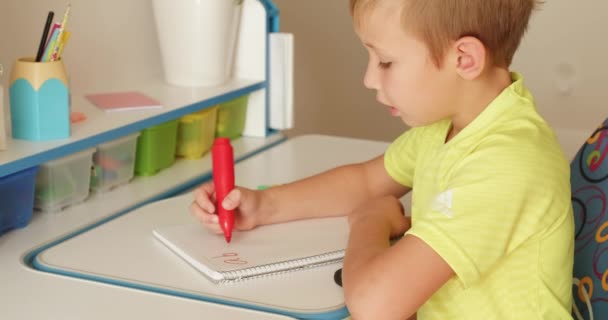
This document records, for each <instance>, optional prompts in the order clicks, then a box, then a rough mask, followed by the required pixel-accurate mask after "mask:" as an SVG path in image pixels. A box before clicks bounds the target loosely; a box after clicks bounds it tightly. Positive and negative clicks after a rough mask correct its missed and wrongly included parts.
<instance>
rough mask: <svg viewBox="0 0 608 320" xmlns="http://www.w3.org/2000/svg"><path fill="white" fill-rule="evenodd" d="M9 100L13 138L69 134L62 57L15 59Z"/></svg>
mask: <svg viewBox="0 0 608 320" xmlns="http://www.w3.org/2000/svg"><path fill="white" fill-rule="evenodd" d="M9 83H10V86H9V100H10V111H11V127H12V134H13V138H15V139H24V140H54V139H64V138H69V137H70V106H69V101H70V99H69V89H68V88H69V86H68V79H67V74H66V72H65V67H64V65H63V62H62V61H61V60H57V61H49V62H35V60H34V58H21V59H18V60H17V61H16V62H15V64H14V65H13V68H12V70H11V76H10V82H9Z"/></svg>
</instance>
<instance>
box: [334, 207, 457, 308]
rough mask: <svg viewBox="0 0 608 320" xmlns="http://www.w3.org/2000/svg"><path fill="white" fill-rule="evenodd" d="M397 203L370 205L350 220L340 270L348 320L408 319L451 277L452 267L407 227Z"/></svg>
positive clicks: (405, 218)
mask: <svg viewBox="0 0 608 320" xmlns="http://www.w3.org/2000/svg"><path fill="white" fill-rule="evenodd" d="M395 203H397V199H394V198H392V199H391V198H390V197H384V198H381V199H379V200H374V201H371V203H370V204H368V205H365V206H363V207H362V208H360V209H357V212H355V213H354V214H352V215H351V217H350V220H351V233H350V238H349V241H348V247H347V250H346V257H345V259H344V268H343V273H342V274H343V284H344V294H345V297H346V304H347V306H348V309H349V311H350V313H351V315H352V317H353V319H407V318H408V317H411V316H412V315H414V314H415V313H416V311H417V310H418V309H419V308H420V306H422V305H423V304H424V303H425V302H426V301H427V300H428V299H429V298H430V297H431V296H432V295H433V294H434V293H435V292H436V291H437V290H439V288H441V286H443V285H444V284H445V283H446V282H447V281H448V280H449V279H450V278H452V277H453V276H454V271H453V270H452V268H451V267H450V266H449V265H448V264H447V263H446V262H445V261H444V260H443V259H442V258H441V257H440V256H439V255H438V254H437V253H436V252H435V251H434V250H433V249H432V248H431V247H429V246H428V245H427V244H426V243H425V242H423V241H422V240H420V239H419V238H416V237H415V236H411V235H406V236H405V237H403V238H402V239H401V240H399V241H398V242H397V243H396V244H394V245H393V246H391V245H390V241H389V238H390V237H391V236H397V235H400V234H403V232H404V231H405V230H407V229H409V228H410V220H409V218H407V217H403V216H402V212H401V209H400V207H399V205H398V204H395Z"/></svg>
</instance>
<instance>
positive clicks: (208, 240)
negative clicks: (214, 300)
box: [154, 217, 348, 281]
mask: <svg viewBox="0 0 608 320" xmlns="http://www.w3.org/2000/svg"><path fill="white" fill-rule="evenodd" d="M154 235H155V237H156V238H157V239H158V240H160V241H161V242H163V244H165V245H166V246H167V247H169V248H170V249H171V250H172V251H174V252H175V253H176V254H177V255H178V256H180V257H181V258H183V259H185V260H186V261H187V262H188V263H190V264H191V265H192V266H194V267H195V268H197V269H198V270H199V271H201V272H203V273H204V274H206V275H207V276H208V277H210V278H211V279H212V280H214V281H221V280H224V279H225V277H226V276H228V277H229V278H230V277H234V274H235V273H234V271H238V270H244V269H252V268H256V267H260V266H265V267H264V268H259V269H261V270H255V271H254V272H256V273H273V272H274V271H277V270H274V269H273V266H277V264H279V263H281V262H287V263H286V264H285V265H283V266H281V267H283V268H285V267H286V266H287V267H289V268H287V269H291V268H292V267H293V268H296V267H298V265H295V264H293V262H294V260H300V259H306V258H310V257H317V258H316V259H308V260H306V261H300V262H302V263H304V264H305V265H308V264H319V263H322V262H335V261H336V260H338V261H339V260H340V259H341V258H342V257H343V253H344V252H343V250H344V249H345V248H346V243H347V241H348V222H347V220H346V218H345V217H336V218H323V219H310V220H301V221H294V222H288V223H282V224H274V225H267V226H261V227H258V228H256V229H254V230H250V231H245V232H238V231H235V232H233V236H232V242H231V243H230V244H228V243H226V241H225V240H224V237H223V236H222V235H217V234H213V233H211V232H209V231H207V230H206V229H204V228H203V227H202V226H201V225H200V224H187V225H177V226H160V227H157V228H156V229H155V230H154ZM328 253H333V254H329V255H326V254H328ZM323 255H326V256H323ZM318 256H323V257H318ZM267 265H271V266H267ZM302 267H303V266H302V265H300V266H299V268H302ZM304 267H305V266H304Z"/></svg>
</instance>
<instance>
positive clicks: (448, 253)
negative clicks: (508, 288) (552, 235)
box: [406, 147, 568, 287]
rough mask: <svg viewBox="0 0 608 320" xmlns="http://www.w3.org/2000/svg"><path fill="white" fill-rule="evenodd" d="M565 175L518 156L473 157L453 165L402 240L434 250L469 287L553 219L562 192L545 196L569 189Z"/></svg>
mask: <svg viewBox="0 0 608 320" xmlns="http://www.w3.org/2000/svg"><path fill="white" fill-rule="evenodd" d="M495 159H502V160H501V161H495ZM564 170H567V168H564V167H563V166H560V165H551V164H550V163H548V162H547V161H544V162H543V161H536V159H534V157H526V156H522V152H521V150H520V151H519V152H514V150H509V149H508V148H503V149H501V148H491V147H490V148H486V150H482V151H478V152H474V153H472V154H470V155H469V156H467V157H466V158H465V159H463V160H461V161H460V162H458V163H457V164H455V167H454V169H453V170H452V171H451V176H450V177H447V178H446V180H445V181H446V182H445V185H444V186H440V187H439V192H438V194H437V195H436V196H434V197H432V199H429V200H430V201H429V202H430V203H429V204H428V205H425V206H423V207H421V209H422V210H423V212H421V214H420V215H419V217H417V218H416V219H415V220H414V221H413V223H412V228H411V229H410V230H409V231H408V232H407V233H406V234H409V235H413V236H416V237H417V238H419V239H421V240H422V241H424V242H425V243H426V244H427V245H429V246H430V247H431V248H433V250H434V251H435V252H437V253H438V254H439V255H440V256H441V257H442V258H443V259H444V260H445V261H446V262H447V263H448V264H449V265H450V267H452V269H453V270H454V272H455V273H456V275H457V276H458V277H459V279H460V280H461V281H462V283H463V285H464V286H465V287H468V286H470V285H471V284H472V283H474V282H475V281H476V280H478V279H479V278H480V276H482V275H483V274H484V273H486V272H488V271H489V270H491V269H492V267H493V266H494V265H495V264H496V263H498V262H499V261H500V259H502V258H504V257H505V256H507V255H508V254H511V253H512V252H513V251H514V250H516V249H517V247H518V246H520V245H522V244H523V243H525V242H526V240H527V239H530V238H531V237H534V236H536V235H537V234H538V233H539V230H544V228H547V225H549V224H551V223H553V222H554V220H555V219H556V218H558V217H557V216H556V215H553V213H550V212H551V211H552V210H551V206H552V205H553V204H554V203H557V202H560V201H561V202H562V203H563V201H562V200H556V199H555V198H553V197H559V196H561V195H564V194H567V192H566V191H565V190H564V192H561V191H560V192H555V195H552V194H548V192H547V191H548V190H558V189H560V188H561V189H564V188H567V187H568V186H567V185H568V183H567V181H564V179H563V178H562V177H564V176H567V171H565V172H564ZM539 177H543V179H542V184H543V186H542V187H539V185H538V184H539V181H541V179H539ZM553 211H555V210H553ZM562 212H563V211H562ZM551 215H553V216H551ZM552 220H553V221H552Z"/></svg>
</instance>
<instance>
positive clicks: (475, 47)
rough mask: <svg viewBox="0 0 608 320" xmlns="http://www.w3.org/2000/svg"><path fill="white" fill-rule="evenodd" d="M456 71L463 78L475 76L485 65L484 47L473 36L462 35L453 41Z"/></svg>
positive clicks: (467, 78)
mask: <svg viewBox="0 0 608 320" xmlns="http://www.w3.org/2000/svg"><path fill="white" fill-rule="evenodd" d="M453 49H454V53H455V54H456V59H457V60H456V72H457V73H458V75H460V76H461V77H462V78H463V79H466V80H473V79H475V78H477V77H478V76H479V75H481V73H482V72H483V70H484V69H485V67H486V63H487V59H486V53H487V52H486V51H487V50H486V47H485V46H484V45H483V43H482V42H481V41H480V40H479V39H477V38H475V37H470V36H467V37H462V38H460V39H458V40H456V42H454V46H453Z"/></svg>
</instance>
